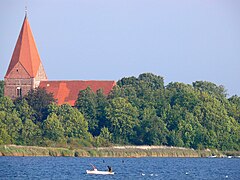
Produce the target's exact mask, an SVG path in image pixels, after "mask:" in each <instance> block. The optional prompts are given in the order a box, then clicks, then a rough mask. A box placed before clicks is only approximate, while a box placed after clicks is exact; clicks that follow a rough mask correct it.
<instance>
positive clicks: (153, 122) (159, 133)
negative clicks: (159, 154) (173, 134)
mask: <svg viewBox="0 0 240 180" xmlns="http://www.w3.org/2000/svg"><path fill="white" fill-rule="evenodd" d="M167 136H168V130H167V128H166V124H165V123H164V121H163V120H162V119H161V118H159V117H158V116H157V114H156V110H155V109H154V108H146V109H144V112H143V115H142V119H141V121H140V133H139V134H138V136H137V139H138V140H139V139H141V137H142V142H141V144H147V145H166V144H167Z"/></svg>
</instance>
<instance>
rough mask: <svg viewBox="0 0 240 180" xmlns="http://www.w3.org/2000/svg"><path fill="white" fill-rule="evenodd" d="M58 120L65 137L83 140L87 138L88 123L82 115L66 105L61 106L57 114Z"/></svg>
mask: <svg viewBox="0 0 240 180" xmlns="http://www.w3.org/2000/svg"><path fill="white" fill-rule="evenodd" d="M57 116H58V119H59V120H60V122H61V123H62V126H63V128H64V131H65V137H68V138H71V137H74V138H83V137H88V136H89V134H88V123H87V121H86V120H85V119H84V117H83V114H82V113H81V112H79V111H78V110H77V109H76V108H73V107H71V106H70V105H68V104H63V105H61V106H60V107H59V110H58V112H57Z"/></svg>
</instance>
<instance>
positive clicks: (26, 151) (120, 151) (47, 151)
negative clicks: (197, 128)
mask: <svg viewBox="0 0 240 180" xmlns="http://www.w3.org/2000/svg"><path fill="white" fill-rule="evenodd" d="M239 155H240V152H239V151H227V152H220V151H218V150H209V149H206V150H194V149H189V148H182V147H169V146H112V147H98V148H89V147H83V148H81V149H68V148H61V147H39V146H17V145H0V156H22V157H25V156H54V157H61V156H62V157H126V158H138V157H192V158H197V157H230V156H232V157H234V156H236V157H239Z"/></svg>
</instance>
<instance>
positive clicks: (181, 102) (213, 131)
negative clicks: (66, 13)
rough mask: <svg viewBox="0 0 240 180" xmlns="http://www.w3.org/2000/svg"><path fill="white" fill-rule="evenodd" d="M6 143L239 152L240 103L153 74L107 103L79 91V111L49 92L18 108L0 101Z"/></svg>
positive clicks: (203, 86)
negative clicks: (114, 145)
mask: <svg viewBox="0 0 240 180" xmlns="http://www.w3.org/2000/svg"><path fill="white" fill-rule="evenodd" d="M1 89H3V88H2V87H0V93H1ZM8 143H13V144H22V145H46V146H49V145H54V144H61V145H63V144H66V145H79V144H80V145H85V146H89V145H94V146H107V145H109V144H134V145H145V144H146V145H168V146H181V147H189V148H194V149H204V148H216V149H220V150H240V97H238V96H236V95H234V96H232V97H230V98H228V97H227V92H226V90H225V88H224V87H223V86H218V85H216V84H214V83H211V82H206V81H196V82H193V83H192V85H189V84H184V83H178V82H175V83H169V84H168V85H166V86H165V85H164V80H163V77H161V76H157V75H154V74H151V73H144V74H140V75H139V77H128V78H122V79H121V80H119V81H118V82H117V85H116V86H115V87H114V88H113V90H112V91H111V93H110V94H109V95H108V96H105V95H104V94H103V92H102V90H98V91H97V92H96V93H94V92H93V91H92V90H91V89H90V88H87V89H85V90H82V91H80V92H79V96H78V99H77V101H76V103H75V107H71V106H69V105H67V104H64V105H61V106H58V105H56V100H55V99H54V98H53V95H52V94H48V93H46V91H45V90H44V89H35V90H32V91H30V92H29V93H28V95H27V96H25V97H23V98H19V99H16V100H15V101H14V102H13V101H12V100H10V99H9V98H7V97H3V96H2V95H1V94H0V144H8Z"/></svg>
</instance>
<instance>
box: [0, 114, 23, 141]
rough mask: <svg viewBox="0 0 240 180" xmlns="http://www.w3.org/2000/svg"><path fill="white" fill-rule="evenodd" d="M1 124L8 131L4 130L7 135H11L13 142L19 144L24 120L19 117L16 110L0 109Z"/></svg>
mask: <svg viewBox="0 0 240 180" xmlns="http://www.w3.org/2000/svg"><path fill="white" fill-rule="evenodd" d="M0 124H2V127H5V128H3V129H5V130H6V133H5V132H4V131H2V132H3V133H4V134H5V135H6V136H7V134H8V135H9V136H10V137H11V139H10V140H11V143H13V144H19V138H20V131H21V129H22V121H21V119H20V118H19V117H18V114H17V112H16V111H15V110H14V111H12V112H5V111H0Z"/></svg>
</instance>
